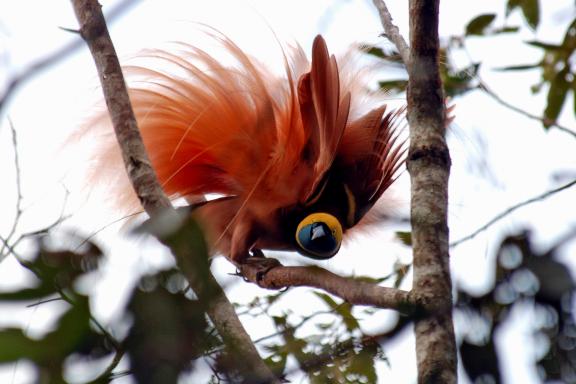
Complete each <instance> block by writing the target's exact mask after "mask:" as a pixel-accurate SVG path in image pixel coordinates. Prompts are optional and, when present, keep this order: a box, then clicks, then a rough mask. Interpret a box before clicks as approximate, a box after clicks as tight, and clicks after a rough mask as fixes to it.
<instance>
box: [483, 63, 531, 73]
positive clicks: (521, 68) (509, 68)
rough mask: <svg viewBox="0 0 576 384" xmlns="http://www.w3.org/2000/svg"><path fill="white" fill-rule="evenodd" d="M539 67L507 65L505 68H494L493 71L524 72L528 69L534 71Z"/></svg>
mask: <svg viewBox="0 0 576 384" xmlns="http://www.w3.org/2000/svg"><path fill="white" fill-rule="evenodd" d="M540 66H541V63H536V64H521V65H509V66H507V67H499V68H494V70H495V71H526V70H528V69H534V68H538V67H540Z"/></svg>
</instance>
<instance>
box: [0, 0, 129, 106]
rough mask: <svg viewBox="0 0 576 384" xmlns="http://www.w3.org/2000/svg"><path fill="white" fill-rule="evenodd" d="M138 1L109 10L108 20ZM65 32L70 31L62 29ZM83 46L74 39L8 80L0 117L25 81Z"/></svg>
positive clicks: (0, 98) (124, 3)
mask: <svg viewBox="0 0 576 384" xmlns="http://www.w3.org/2000/svg"><path fill="white" fill-rule="evenodd" d="M138 1H139V0H125V1H122V2H120V3H118V4H117V5H116V6H115V7H114V8H112V9H111V10H110V13H109V14H108V19H109V20H114V19H116V18H117V17H118V16H120V15H121V14H122V13H124V12H125V11H126V10H128V9H129V8H130V7H131V6H132V5H134V4H136V3H137V2H138ZM62 29H64V30H67V31H71V30H70V29H66V28H62ZM82 46H83V41H82V39H80V38H78V39H74V40H72V41H71V42H70V43H68V44H66V45H64V46H63V47H61V48H59V49H58V50H56V51H54V52H52V53H51V54H49V55H48V56H46V57H44V58H42V59H40V60H38V61H37V62H35V63H32V64H30V66H29V67H28V68H26V69H24V70H23V71H21V72H20V73H19V74H17V75H15V76H13V77H11V78H10V81H9V82H8V85H7V86H6V88H5V89H4V92H3V93H2V95H1V96H0V115H1V114H2V111H3V110H4V108H5V107H6V105H8V102H9V101H10V99H11V98H12V96H13V95H14V93H15V92H16V91H17V90H18V88H20V86H21V85H22V84H24V83H25V82H26V81H28V80H30V79H32V78H33V77H34V76H36V75H37V74H39V73H40V72H41V71H42V70H44V69H46V68H48V67H50V66H52V65H54V64H56V63H58V62H59V61H62V60H63V59H65V58H67V57H69V56H70V55H71V54H72V53H74V52H75V51H76V50H78V49H79V48H81V47H82Z"/></svg>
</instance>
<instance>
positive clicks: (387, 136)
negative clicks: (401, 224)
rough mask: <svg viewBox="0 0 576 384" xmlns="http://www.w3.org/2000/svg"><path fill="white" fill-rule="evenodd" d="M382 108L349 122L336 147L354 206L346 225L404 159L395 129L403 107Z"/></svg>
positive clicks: (368, 205) (356, 217) (386, 185)
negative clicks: (340, 141) (387, 109)
mask: <svg viewBox="0 0 576 384" xmlns="http://www.w3.org/2000/svg"><path fill="white" fill-rule="evenodd" d="M385 112H386V106H382V107H380V108H377V109H374V110H372V111H370V112H368V113H367V114H366V115H364V116H363V117H361V118H360V119H358V120H356V121H354V122H351V123H350V125H349V126H348V127H347V128H346V132H345V134H344V137H343V138H342V144H341V146H340V148H339V150H338V164H339V165H340V167H339V168H340V170H339V171H340V173H341V177H342V180H343V182H344V184H345V185H346V186H347V188H348V189H349V190H350V192H351V193H352V195H353V198H354V202H355V206H356V210H355V215H354V222H353V223H348V225H349V226H353V225H355V224H356V223H358V221H360V219H361V218H362V217H363V216H364V215H365V214H366V213H367V212H368V210H369V209H370V208H372V206H373V205H374V204H375V203H376V201H378V199H379V198H380V196H382V194H383V193H384V191H385V190H386V189H388V188H389V187H390V185H391V184H392V183H393V182H394V180H396V178H397V177H398V170H399V168H400V167H401V166H402V164H403V163H404V160H405V159H404V154H405V152H406V149H405V147H404V142H403V141H399V139H398V134H397V132H396V127H397V124H396V122H397V119H398V117H399V116H400V115H402V114H403V113H404V108H400V109H398V110H395V111H391V112H388V113H385Z"/></svg>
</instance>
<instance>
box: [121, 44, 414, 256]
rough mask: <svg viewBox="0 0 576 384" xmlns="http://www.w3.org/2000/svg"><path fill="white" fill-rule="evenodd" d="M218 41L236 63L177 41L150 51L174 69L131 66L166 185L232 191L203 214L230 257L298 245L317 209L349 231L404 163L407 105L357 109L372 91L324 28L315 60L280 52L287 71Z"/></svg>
mask: <svg viewBox="0 0 576 384" xmlns="http://www.w3.org/2000/svg"><path fill="white" fill-rule="evenodd" d="M213 37H214V38H215V39H216V40H218V41H219V43H220V44H221V45H222V46H223V47H224V48H225V49H226V50H227V52H228V53H229V54H230V55H231V57H232V58H233V63H231V64H224V63H222V62H220V61H218V60H216V59H215V58H213V57H211V56H210V55H209V54H208V53H206V52H205V51H203V50H200V49H198V48H195V47H193V46H190V45H186V44H179V45H178V48H179V49H178V51H179V52H178V54H175V53H171V52H167V51H160V50H155V51H150V52H149V55H150V57H152V58H154V59H156V60H161V61H162V62H163V63H164V64H165V65H164V66H165V67H167V68H168V70H167V71H161V70H155V69H149V68H142V67H127V68H126V71H127V73H128V74H129V78H130V77H135V78H136V79H138V80H139V81H137V82H130V81H129V85H130V97H131V100H132V103H133V106H134V110H135V113H136V116H137V120H138V124H139V127H140V130H141V132H142V136H143V139H144V142H145V145H146V148H147V150H148V152H149V155H150V157H151V161H152V164H153V166H154V168H155V170H156V172H157V174H158V177H159V180H160V181H161V183H162V186H163V188H164V190H165V192H166V193H167V194H168V195H169V196H171V197H173V198H177V197H185V198H188V199H189V201H193V200H194V199H196V198H198V197H202V196H204V195H205V194H213V193H216V194H220V195H224V196H229V197H231V198H228V199H223V200H217V201H214V202H209V203H207V204H204V205H202V207H199V208H198V213H197V214H198V216H199V218H200V220H201V221H202V222H203V224H204V225H205V228H206V229H207V231H208V237H209V239H210V240H211V243H212V246H213V248H214V252H221V253H224V254H225V255H227V256H229V257H230V258H231V259H232V260H234V261H242V260H244V259H245V258H246V257H247V254H248V252H249V250H250V249H252V248H254V247H257V248H269V249H296V250H297V249H298V245H297V244H296V243H295V242H294V230H295V229H294V228H293V227H294V226H295V224H294V223H296V224H297V222H298V221H299V220H301V219H302V217H304V216H306V215H307V214H308V213H309V212H310V211H311V210H314V209H316V208H317V209H320V210H322V211H326V212H329V213H330V214H331V215H333V216H335V217H336V218H337V219H339V220H341V221H342V222H343V227H344V231H346V230H347V229H348V228H350V227H352V226H354V225H356V224H357V223H358V221H359V220H360V219H361V218H362V217H363V216H364V215H365V214H366V212H367V211H368V210H369V209H370V208H371V207H372V206H373V205H374V203H375V202H376V200H378V198H379V197H380V196H381V195H382V193H383V192H384V191H385V190H386V189H387V188H388V187H389V186H390V184H391V183H392V182H393V181H394V179H395V177H396V175H397V171H398V168H399V167H400V165H401V164H402V162H403V150H402V145H400V144H398V143H396V135H395V134H394V129H393V127H394V125H395V124H394V122H395V120H396V119H397V117H398V116H399V114H401V113H402V111H396V112H394V111H393V112H390V113H388V114H385V111H386V107H385V106H379V107H376V108H375V109H373V110H371V111H369V112H368V113H366V114H364V115H361V116H359V115H360V114H359V112H358V111H357V110H355V109H354V108H356V106H357V105H358V102H356V103H354V101H355V98H362V99H366V98H367V97H366V92H365V91H364V90H362V91H360V90H361V87H359V86H357V85H355V84H352V82H351V81H350V79H352V78H354V74H342V73H340V71H339V68H338V63H337V61H336V59H335V57H334V56H331V55H330V54H329V52H328V49H327V47H326V43H325V41H324V39H323V38H322V37H321V36H318V37H316V39H315V40H314V45H313V48H312V60H311V63H308V62H307V61H306V59H305V55H304V54H303V53H302V51H301V49H299V48H297V49H295V50H294V52H293V54H292V55H290V57H285V71H286V73H285V75H284V76H277V75H275V74H272V73H270V72H269V71H268V70H266V69H265V68H263V67H262V66H261V65H260V64H259V63H258V62H257V61H256V60H254V59H253V58H251V57H249V56H248V55H246V54H245V53H244V52H243V51H242V50H241V49H240V48H239V47H238V46H237V45H235V44H234V43H233V42H232V41H231V40H230V39H228V38H226V37H224V36H222V35H215V36H213ZM170 68H171V69H172V70H170ZM359 92H363V94H358V93H359ZM351 116H353V117H354V119H351V118H350V117H351ZM332 205H333V206H334V207H333V209H332V207H331V206H332ZM342 206H345V207H344V208H343V207H342Z"/></svg>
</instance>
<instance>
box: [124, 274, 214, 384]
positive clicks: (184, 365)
mask: <svg viewBox="0 0 576 384" xmlns="http://www.w3.org/2000/svg"><path fill="white" fill-rule="evenodd" d="M179 274H180V272H179V271H176V270H172V271H167V272H161V273H159V274H157V275H153V276H147V277H146V280H147V281H146V283H145V285H146V286H147V287H152V288H151V289H147V290H146V291H143V290H141V289H136V290H135V291H134V293H133V295H132V298H131V299H130V303H129V305H128V309H129V311H130V313H131V314H132V316H133V324H132V327H131V328H130V331H129V334H128V337H127V338H126V341H125V343H126V350H127V352H128V355H129V356H130V364H131V367H132V371H133V373H134V377H135V378H136V381H137V382H138V383H176V382H177V380H178V376H179V375H180V373H181V372H182V371H184V370H186V369H188V368H190V367H191V364H192V361H193V360H194V359H197V358H198V357H200V356H202V355H203V354H204V353H205V351H206V350H207V349H209V348H210V347H211V346H213V345H214V343H217V341H216V339H215V338H213V337H212V336H210V334H209V332H208V327H207V323H206V319H205V309H204V307H203V306H202V305H201V304H200V303H199V302H198V301H194V300H190V299H188V298H186V296H185V294H184V292H183V291H180V292H174V291H171V290H170V289H169V288H168V287H167V282H169V281H170V280H171V279H170V275H172V276H175V275H179ZM154 279H156V280H157V283H156V284H151V280H154Z"/></svg>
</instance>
